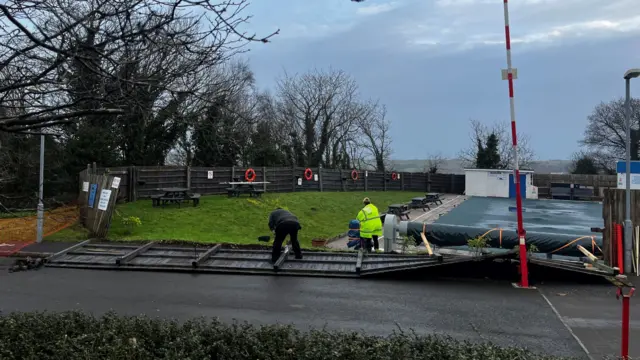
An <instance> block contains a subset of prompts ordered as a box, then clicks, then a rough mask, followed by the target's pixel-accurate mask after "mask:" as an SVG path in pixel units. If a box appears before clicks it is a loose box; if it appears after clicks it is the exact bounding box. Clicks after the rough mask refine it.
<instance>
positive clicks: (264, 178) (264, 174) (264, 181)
mask: <svg viewBox="0 0 640 360" xmlns="http://www.w3.org/2000/svg"><path fill="white" fill-rule="evenodd" d="M262 191H264V192H267V167H266V166H263V167H262Z"/></svg>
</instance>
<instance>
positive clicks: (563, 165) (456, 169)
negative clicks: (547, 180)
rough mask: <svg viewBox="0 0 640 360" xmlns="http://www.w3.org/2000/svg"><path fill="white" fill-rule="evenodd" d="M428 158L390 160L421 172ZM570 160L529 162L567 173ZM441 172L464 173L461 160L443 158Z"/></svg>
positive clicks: (537, 167)
mask: <svg viewBox="0 0 640 360" xmlns="http://www.w3.org/2000/svg"><path fill="white" fill-rule="evenodd" d="M427 161H428V160H420V159H415V160H392V161H391V162H392V164H393V168H394V170H397V171H405V172H422V171H424V168H425V164H427ZM570 166H571V160H537V161H533V162H532V163H531V168H532V169H533V171H535V172H537V173H540V174H550V173H569V167H570ZM439 172H440V173H442V174H464V166H463V162H462V160H458V159H449V160H443V161H442V165H441V170H440V171H439Z"/></svg>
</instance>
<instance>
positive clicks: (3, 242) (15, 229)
mask: <svg viewBox="0 0 640 360" xmlns="http://www.w3.org/2000/svg"><path fill="white" fill-rule="evenodd" d="M37 221H38V218H37V216H27V217H22V218H11V219H0V256H2V255H5V256H6V255H11V254H13V253H14V252H16V251H19V250H20V249H21V248H23V247H25V246H27V245H29V244H30V243H32V242H34V241H36V236H37V234H36V233H37ZM76 221H78V208H77V207H75V206H66V207H60V208H57V209H55V210H51V211H45V212H44V224H43V232H44V236H45V237H46V236H49V235H51V234H54V233H56V232H58V231H60V230H62V229H64V228H66V227H68V226H70V225H73V224H74V223H75V222H76Z"/></svg>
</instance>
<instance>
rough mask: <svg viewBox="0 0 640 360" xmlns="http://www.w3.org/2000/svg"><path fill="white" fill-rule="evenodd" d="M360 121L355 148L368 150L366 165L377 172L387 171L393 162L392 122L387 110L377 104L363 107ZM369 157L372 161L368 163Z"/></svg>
mask: <svg viewBox="0 0 640 360" xmlns="http://www.w3.org/2000/svg"><path fill="white" fill-rule="evenodd" d="M361 114H362V116H360V117H359V121H358V130H359V131H358V132H357V133H356V134H355V137H356V138H359V139H361V140H360V141H358V142H356V143H355V146H357V147H359V148H362V149H366V151H367V152H366V153H365V155H364V157H365V158H364V163H365V164H367V163H368V164H367V165H369V167H373V168H374V169H375V170H376V171H385V170H387V168H388V166H389V163H390V161H391V151H392V149H391V145H392V141H391V134H390V131H391V122H390V121H389V119H387V108H386V106H384V105H379V104H377V103H369V104H365V105H363V108H362V110H361ZM361 156H362V155H361ZM367 156H369V157H371V161H370V162H368V161H367Z"/></svg>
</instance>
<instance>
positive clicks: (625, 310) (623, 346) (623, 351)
mask: <svg viewBox="0 0 640 360" xmlns="http://www.w3.org/2000/svg"><path fill="white" fill-rule="evenodd" d="M635 290H636V289H635V288H631V289H630V290H629V293H628V294H624V293H623V292H622V289H621V288H620V287H618V291H617V293H616V298H620V297H622V339H620V357H621V358H622V359H624V360H628V359H629V307H630V304H631V297H632V296H633V293H634V292H635Z"/></svg>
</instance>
